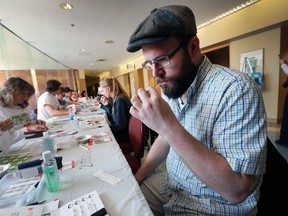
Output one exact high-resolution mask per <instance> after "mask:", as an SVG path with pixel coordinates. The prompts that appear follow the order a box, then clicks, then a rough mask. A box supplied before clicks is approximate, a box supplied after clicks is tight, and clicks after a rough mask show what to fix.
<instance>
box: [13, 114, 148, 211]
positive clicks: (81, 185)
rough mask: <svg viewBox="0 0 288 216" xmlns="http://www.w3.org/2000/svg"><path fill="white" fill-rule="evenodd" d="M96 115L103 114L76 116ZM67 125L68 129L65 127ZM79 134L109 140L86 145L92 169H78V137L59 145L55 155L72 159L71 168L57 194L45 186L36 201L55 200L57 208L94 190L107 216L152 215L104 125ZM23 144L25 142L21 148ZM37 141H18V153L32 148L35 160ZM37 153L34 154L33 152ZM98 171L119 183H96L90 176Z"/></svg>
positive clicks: (79, 157) (89, 117) (38, 141)
mask: <svg viewBox="0 0 288 216" xmlns="http://www.w3.org/2000/svg"><path fill="white" fill-rule="evenodd" d="M100 114H101V115H104V113H103V112H102V113H101V112H97V113H84V112H83V113H82V114H80V115H78V117H81V118H84V119H85V118H86V119H93V117H95V116H97V115H100ZM67 117H68V116H63V117H61V118H62V120H63V121H64V122H65V121H66V120H67ZM61 118H59V119H61ZM59 119H58V122H59ZM71 123H72V122H67V127H66V126H65V125H64V127H63V128H64V129H65V130H69V128H70V130H71V127H72V128H73V126H71ZM69 124H70V126H68V125H69ZM99 126H100V127H99ZM80 132H81V134H83V135H97V134H101V132H102V134H103V133H109V135H108V136H107V137H110V138H112V140H111V141H108V142H105V143H98V144H93V145H91V146H86V147H87V148H89V149H90V150H91V151H92V154H91V162H92V164H93V166H91V167H89V166H87V167H81V156H82V155H83V154H84V153H85V152H86V151H87V150H85V149H83V148H80V147H79V146H78V145H75V143H74V141H73V140H74V139H75V138H76V137H77V136H78V134H75V135H71V136H70V138H69V140H70V141H71V143H67V147H65V146H64V145H63V147H64V148H62V150H59V151H58V152H57V155H59V156H62V157H63V162H69V161H72V160H73V161H74V162H75V168H72V169H68V170H64V171H61V172H60V178H61V181H62V187H61V189H60V190H59V191H57V192H53V193H50V192H48V191H47V189H46V187H45V188H44V190H43V191H42V194H41V196H40V199H39V200H40V201H41V200H47V201H52V200H54V199H56V198H57V199H59V200H60V207H61V206H63V205H65V204H66V203H68V202H69V201H71V200H73V199H76V198H78V197H81V196H83V195H85V194H87V193H89V192H91V191H94V190H96V191H97V192H98V194H99V195H100V198H101V200H102V202H103V204H104V206H105V208H106V210H107V213H108V214H109V215H110V216H113V215H115V216H119V215H123V216H124V215H125V216H129V215H131V216H132V215H133V216H135V215H141V216H142V215H144V216H145V215H153V214H152V212H151V210H150V208H149V206H148V204H147V202H146V200H145V198H144V196H143V194H142V192H141V190H140V188H139V185H138V183H137V181H136V180H135V178H134V176H133V174H132V171H131V169H130V167H129V165H128V163H127V161H126V159H125V157H124V155H123V153H122V151H121V149H120V147H119V145H118V143H117V142H116V140H115V138H114V136H113V134H112V132H111V130H110V127H109V125H108V124H107V122H106V121H105V122H102V123H99V124H96V125H95V127H90V128H84V129H82V130H81V131H80ZM106 140H107V139H106ZM23 142H25V144H24V145H23ZM40 142H41V139H31V140H25V141H23V140H22V143H21V141H20V142H19V144H18V145H20V146H21V145H22V147H21V148H20V149H19V150H20V151H24V150H25V146H29V148H28V149H29V151H31V149H34V156H33V157H34V158H39V157H40V156H39V145H40ZM31 143H32V144H31ZM16 146H17V145H16ZM23 149H24V150H23ZM37 149H38V150H37ZM26 150H27V149H26ZM37 151H38V153H35V152H37ZM16 152H17V151H16ZM99 170H102V171H104V172H106V173H109V174H111V175H113V176H115V177H117V178H120V179H121V181H120V182H119V183H117V184H116V185H112V184H110V183H107V182H105V181H103V180H100V179H99V178H97V177H95V176H94V175H93V174H94V173H96V172H97V171H99Z"/></svg>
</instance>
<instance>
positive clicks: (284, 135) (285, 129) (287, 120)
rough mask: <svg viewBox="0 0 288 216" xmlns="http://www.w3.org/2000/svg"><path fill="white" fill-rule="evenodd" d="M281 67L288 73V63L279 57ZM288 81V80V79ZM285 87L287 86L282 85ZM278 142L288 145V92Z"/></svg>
mask: <svg viewBox="0 0 288 216" xmlns="http://www.w3.org/2000/svg"><path fill="white" fill-rule="evenodd" d="M279 64H280V67H281V68H282V70H283V72H284V73H285V74H286V75H288V64H287V61H286V60H285V59H284V58H280V59H279ZM286 82H288V80H287V81H286ZM282 86H283V87H284V88H286V87H287V86H285V85H282ZM275 143H276V144H278V145H282V146H287V147H288V94H287V95H286V98H285V102H284V108H283V115H282V123H281V130H280V137H279V139H278V140H276V141H275Z"/></svg>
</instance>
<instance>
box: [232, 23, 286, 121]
mask: <svg viewBox="0 0 288 216" xmlns="http://www.w3.org/2000/svg"><path fill="white" fill-rule="evenodd" d="M261 48H264V65H263V87H262V93H263V97H264V102H265V107H266V111H267V114H268V117H269V118H271V119H277V118H278V110H277V104H278V96H279V95H278V92H279V63H278V54H279V53H280V28H275V29H272V30H269V31H266V32H263V33H259V34H255V35H252V36H249V37H245V38H243V39H239V40H236V41H233V42H231V43H230V67H231V68H234V69H237V70H239V69H240V54H241V53H244V52H249V51H253V50H257V49H261Z"/></svg>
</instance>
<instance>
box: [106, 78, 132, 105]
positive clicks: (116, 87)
mask: <svg viewBox="0 0 288 216" xmlns="http://www.w3.org/2000/svg"><path fill="white" fill-rule="evenodd" d="M100 83H101V84H102V85H103V86H108V87H109V88H110V91H111V92H112V94H113V97H112V98H113V101H115V100H116V98H117V97H118V96H119V95H125V96H126V97H127V98H129V97H128V95H127V93H126V92H125V90H124V89H123V88H122V86H121V84H120V83H119V81H118V80H117V79H115V78H103V79H102V80H101V81H100Z"/></svg>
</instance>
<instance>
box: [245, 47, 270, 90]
mask: <svg viewBox="0 0 288 216" xmlns="http://www.w3.org/2000/svg"><path fill="white" fill-rule="evenodd" d="M263 55H264V49H263V48H262V49H258V50H254V51H249V52H245V53H241V54H240V71H242V72H244V73H247V74H248V75H249V76H250V77H252V78H253V79H254V81H255V82H256V83H257V85H258V86H259V88H260V89H261V88H262V80H263Z"/></svg>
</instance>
